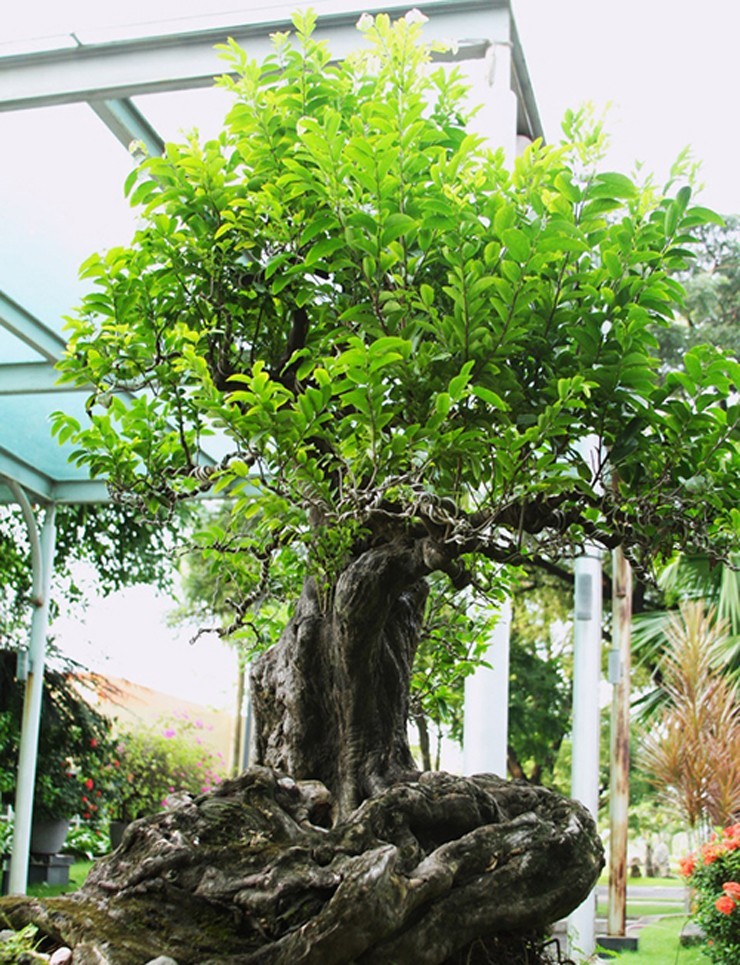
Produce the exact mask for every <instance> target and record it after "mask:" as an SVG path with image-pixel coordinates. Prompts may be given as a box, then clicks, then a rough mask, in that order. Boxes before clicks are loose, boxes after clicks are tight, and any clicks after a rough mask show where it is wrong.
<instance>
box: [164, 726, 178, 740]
mask: <svg viewBox="0 0 740 965" xmlns="http://www.w3.org/2000/svg"><path fill="white" fill-rule="evenodd" d="M162 736H163V737H166V738H167V739H168V740H169V739H170V738H171V737H176V736H177V731H176V730H173V729H172V728H171V727H168V728H167V730H165V731H162Z"/></svg>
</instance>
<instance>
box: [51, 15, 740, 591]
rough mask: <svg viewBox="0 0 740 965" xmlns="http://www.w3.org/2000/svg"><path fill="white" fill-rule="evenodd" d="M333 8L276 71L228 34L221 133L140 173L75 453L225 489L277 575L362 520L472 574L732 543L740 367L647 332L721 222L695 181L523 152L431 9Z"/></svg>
mask: <svg viewBox="0 0 740 965" xmlns="http://www.w3.org/2000/svg"><path fill="white" fill-rule="evenodd" d="M411 19H413V18H411ZM313 21H314V17H313V15H311V14H304V15H300V16H297V17H296V19H295V25H296V36H295V39H291V38H289V37H288V36H287V35H279V36H277V37H276V40H275V51H274V53H273V54H272V56H270V57H269V58H268V59H267V60H266V61H265V62H264V63H262V64H257V63H255V62H253V61H251V60H249V59H248V58H247V56H246V54H245V53H244V52H243V51H242V50H240V49H239V48H238V47H237V46H236V45H234V44H231V45H230V46H229V48H228V50H226V51H225V57H226V60H227V62H228V66H229V69H230V70H231V71H233V72H235V74H236V79H235V80H232V79H229V78H225V79H224V80H223V81H222V83H223V84H224V85H225V86H226V87H228V88H230V89H231V90H232V91H233V93H234V95H235V104H234V106H233V108H232V109H231V111H230V113H229V115H228V117H227V119H226V125H225V128H224V130H223V132H222V133H221V135H220V136H219V137H218V138H217V139H215V140H212V141H209V142H207V143H205V144H199V143H198V141H197V140H196V139H195V138H192V139H191V140H189V141H188V143H186V144H181V145H174V144H169V145H167V148H166V151H165V154H164V156H163V157H161V158H160V157H157V158H149V159H147V160H145V161H144V162H143V163H142V164H141V165H140V166H139V167H138V168H137V169H136V170H135V171H134V172H133V173H132V175H131V176H130V177H129V179H128V181H127V185H126V190H127V191H128V192H129V193H130V196H131V201H132V203H133V204H134V205H135V206H136V207H137V208H138V209H139V212H140V218H141V221H140V228H139V230H138V231H137V233H136V235H135V237H134V239H133V242H132V243H131V244H130V245H129V246H128V247H121V248H114V249H111V250H109V251H108V252H106V253H103V254H97V255H94V256H93V257H91V258H90V259H89V260H88V261H87V262H86V263H85V265H84V266H83V270H82V273H83V276H84V277H86V278H88V279H89V280H90V281H91V282H92V283H93V284H94V290H93V291H92V292H91V293H90V294H89V295H88V296H87V297H86V298H85V300H84V301H83V303H82V306H81V309H80V311H79V313H78V315H77V316H76V317H75V318H74V319H72V320H71V322H70V327H71V329H70V330H71V339H70V344H69V349H68V354H67V356H66V358H65V360H64V361H63V363H62V366H61V368H62V374H63V379H64V380H66V381H67V382H71V383H75V384H83V383H84V384H92V385H93V386H94V387H95V391H94V393H93V395H92V396H91V398H90V401H89V415H90V420H89V422H88V423H87V424H85V425H81V424H79V423H77V422H75V421H74V420H73V419H71V418H70V417H69V416H66V415H63V414H58V415H57V417H56V420H55V430H56V432H57V434H58V436H59V438H60V439H69V438H72V439H73V440H74V441H75V442H76V444H77V450H76V455H75V459H76V461H77V462H78V463H80V464H84V465H86V466H88V467H89V469H90V471H91V472H92V473H93V474H94V475H103V476H107V477H108V478H109V480H110V484H111V486H112V487H113V490H114V491H115V492H117V493H118V494H120V495H121V497H123V498H134V499H136V500H137V501H139V502H142V503H144V504H146V505H147V507H148V508H149V510H150V511H153V512H161V513H164V514H166V513H168V512H170V511H171V508H172V507H173V506H174V505H176V504H177V503H178V501H179V500H181V499H184V498H187V497H189V496H192V495H194V494H196V493H200V492H203V491H213V492H217V491H220V490H226V489H227V488H228V489H229V491H230V493H231V494H232V496H234V497H235V502H234V512H235V514H236V517H237V518H238V519H239V520H240V521H241V522H240V528H239V529H238V532H237V535H236V536H234V535H233V534H231V535H228V534H224V533H221V534H220V536H221V537H222V538H221V539H220V543H221V546H222V548H225V549H227V550H228V552H235V551H237V550H238V551H239V552H240V553H241V554H242V558H243V559H244V560H245V561H246V562H245V563H244V565H245V566H247V567H248V568H249V567H251V569H250V571H249V576H250V579H251V581H252V584H253V585H254V587H256V588H258V587H259V586H260V585H261V583H262V582H263V580H264V575H265V569H266V567H267V566H268V565H269V563H270V561H271V560H277V558H280V557H281V556H282V557H283V559H285V558H286V556H287V557H290V559H291V560H292V561H293V562H294V563H295V562H297V563H299V564H300V565H303V564H304V563H305V562H306V561H307V562H308V566H309V571H310V572H313V573H320V574H322V575H323V578H324V579H325V581H326V584H327V585H328V584H330V583H331V582H332V580H333V579H334V578H335V576H336V574H337V572H338V571H339V569H340V568H341V566H342V565H343V564H342V560H345V559H346V557H347V554H348V553H350V552H355V551H356V550H357V547H358V546H361V545H363V540H365V541H366V540H367V539H374V540H378V539H384V538H392V536H393V534H396V535H398V534H400V533H406V534H409V533H413V532H415V531H416V528H420V529H422V530H424V531H425V532H427V533H431V534H432V535H433V536H434V537H435V538H436V539H437V540H438V543H439V544H440V545H441V546H443V547H444V552H441V553H440V554H439V558H438V560H436V561H433V563H432V565H431V568H432V569H434V568H436V569H440V570H445V571H446V572H447V573H448V574H449V575H450V576H451V577H452V579H453V582H454V583H455V584H456V585H458V586H461V585H464V584H465V583H466V582H467V581H468V580H470V579H471V578H473V577H472V574H471V567H474V565H475V563H474V561H475V560H476V559H482V560H483V561H489V562H490V561H493V562H505V563H511V562H514V563H520V562H526V561H532V560H534V561H536V560H537V559H542V558H545V557H548V556H549V557H551V558H552V557H555V556H557V555H558V554H562V553H563V552H565V551H567V550H568V549H569V548H573V547H576V546H579V545H581V544H582V543H583V541H584V540H590V539H596V540H600V541H601V542H602V543H603V544H604V545H616V544H617V543H620V542H626V543H628V544H629V545H630V546H631V548H632V555H633V558H635V559H637V560H640V559H642V558H649V557H650V556H652V555H655V554H664V555H665V556H666V557H667V556H668V555H669V554H670V553H671V552H672V550H673V549H674V547H675V546H676V545H677V544H680V545H682V546H684V547H693V548H695V549H696V550H698V551H701V552H703V553H710V554H711V555H721V554H723V553H725V552H726V551H727V550H728V547H731V546H732V545H734V544H735V541H736V539H737V532H738V524H739V522H740V510H738V508H737V507H738V505H740V499H739V498H738V497H739V496H740V491H739V489H740V486H739V483H738V474H737V464H738V459H737V457H738V449H737V446H738V432H737V425H738V411H739V407H738V405H737V396H736V391H737V384H738V375H739V369H740V366H738V363H737V362H736V361H734V360H732V359H730V358H726V357H725V356H723V355H722V354H721V353H720V352H719V351H717V350H716V349H713V348H708V347H696V348H693V349H692V350H691V351H690V352H689V353H688V354H687V356H686V363H685V368H684V369H683V370H681V371H677V372H672V373H670V374H669V375H668V376H667V377H662V376H661V374H660V372H659V370H658V366H657V362H656V360H655V358H654V357H653V353H654V351H655V348H656V344H657V343H656V341H655V338H654V335H653V334H652V333H653V330H654V328H655V326H656V325H662V324H664V323H665V321H666V320H667V319H669V318H670V317H671V316H672V315H673V313H674V311H675V309H676V307H677V306H678V305H680V304H681V301H682V298H683V289H682V288H681V285H680V284H679V283H678V282H677V281H676V280H675V278H674V277H673V274H674V273H675V272H676V271H677V270H681V269H683V268H685V267H686V265H687V263H688V261H689V258H690V255H689V253H688V250H687V246H688V245H690V244H691V242H692V241H693V239H694V233H695V231H696V229H697V228H699V227H700V226H701V225H703V224H705V223H706V222H708V221H712V220H716V216H714V215H713V214H712V213H711V212H709V211H707V210H706V209H704V208H701V207H697V206H692V204H691V191H690V189H689V187H688V186H685V187H681V188H680V189H679V190H678V191H677V193H676V194H675V196H672V197H658V196H656V195H655V194H654V193H653V192H650V191H641V190H640V189H638V187H637V186H636V185H635V184H634V183H633V182H632V181H631V180H630V179H628V178H627V177H625V176H623V175H621V174H616V173H595V172H594V171H593V170H592V169H591V167H590V165H589V164H587V163H586V164H584V151H585V148H584V146H583V144H564V145H561V146H555V147H547V146H543V145H542V144H540V143H535V144H534V145H532V146H531V147H530V148H528V149H527V150H526V151H525V153H524V155H523V156H522V157H520V158H518V159H517V160H516V162H515V164H514V166H513V170H511V171H509V170H507V169H506V168H505V166H504V160H503V155H502V154H501V152H496V151H491V150H490V149H489V148H488V147H486V146H485V144H484V143H483V141H482V139H481V138H479V137H476V136H474V135H472V134H469V133H467V131H466V122H467V120H468V111H467V108H466V106H465V100H464V97H465V87H464V84H463V83H462V80H461V77H460V75H459V73H458V72H457V71H456V70H447V69H444V68H441V67H438V68H434V67H433V66H432V65H431V63H430V54H429V51H428V50H427V48H426V47H425V46H424V45H423V44H422V43H421V41H420V29H421V27H420V26H419V25H418V24H416V23H414V22H410V20H408V19H402V20H400V21H398V22H397V23H395V24H392V23H391V22H390V21H389V19H388V18H387V17H386V16H384V15H379V16H378V17H376V18H374V19H373V18H369V17H365V18H363V20H362V29H363V31H364V35H365V40H366V41H367V45H366V48H365V49H364V50H362V51H360V52H358V53H357V54H356V55H354V56H351V57H349V58H347V59H346V60H345V61H343V62H342V63H333V62H332V60H331V56H330V52H329V50H328V49H327V47H326V46H325V45H324V44H321V43H317V42H315V41H314V39H313V38H312V36H311V31H312V27H313ZM568 123H569V124H570V127H571V129H572V130H571V133H577V131H576V130H575V129H576V128H577V123H576V122H575V120H574V119H573V117H572V116H571V117H570V118H569V119H568ZM124 389H125V390H136V392H137V395H136V397H135V398H133V399H132V398H131V397H130V396H128V395H124V394H122V392H121V390H124ZM214 433H215V434H218V438H219V440H226V447H225V456H224V458H223V459H222V461H221V462H220V464H219V465H218V466H216V467H211V466H205V465H202V464H201V458H200V456H199V446H200V444H201V443H202V442H203V440H204V439H205V438H206V437H207V436H208V435H209V434H214ZM589 438H591V439H595V440H596V445H595V448H594V449H593V453H594V455H593V456H592V457H589V458H586V457H584V455H583V453H584V443H585V441H586V440H588V439H589ZM608 476H611V477H612V478H613V479H614V480H616V479H618V484H615V485H605V483H606V480H607V477H608ZM245 521H248V522H247V523H245ZM218 541H219V540H218V538H217V542H218ZM227 543H228V546H227ZM460 561H462V563H461V562H460Z"/></svg>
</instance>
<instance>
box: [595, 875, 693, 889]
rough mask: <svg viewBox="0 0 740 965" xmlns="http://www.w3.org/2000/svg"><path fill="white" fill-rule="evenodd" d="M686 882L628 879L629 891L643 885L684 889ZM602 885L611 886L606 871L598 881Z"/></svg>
mask: <svg viewBox="0 0 740 965" xmlns="http://www.w3.org/2000/svg"><path fill="white" fill-rule="evenodd" d="M685 883H686V882H685V881H684V879H683V878H628V879H627V889H628V890H629V888H630V887H631V886H632V885H635V886H636V887H642V886H643V885H648V886H649V885H655V886H656V887H658V888H683V886H684V884H685ZM598 884H600V885H608V884H609V872H608V871H605V872H604V873H603V874H602V875H601V877H600V878H599V880H598Z"/></svg>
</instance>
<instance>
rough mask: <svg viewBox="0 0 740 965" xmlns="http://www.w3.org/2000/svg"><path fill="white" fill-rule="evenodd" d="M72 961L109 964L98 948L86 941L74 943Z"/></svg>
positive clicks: (79, 964)
mask: <svg viewBox="0 0 740 965" xmlns="http://www.w3.org/2000/svg"><path fill="white" fill-rule="evenodd" d="M72 961H73V962H74V965H110V963H109V961H108V959H107V958H106V957H105V955H103V953H102V952H101V951H100V949H99V948H96V947H95V945H92V944H90V943H88V942H82V943H81V944H79V945H75V950H74V954H73V956H72Z"/></svg>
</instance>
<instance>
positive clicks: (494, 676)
mask: <svg viewBox="0 0 740 965" xmlns="http://www.w3.org/2000/svg"><path fill="white" fill-rule="evenodd" d="M510 636H511V601H510V600H506V601H505V603H503V604H502V606H501V612H500V614H499V618H498V621H497V622H496V625H495V627H494V629H493V635H492V637H491V642H490V644H489V645H488V649H487V651H486V654H485V660H486V662H487V663H489V664H490V667H477V668H476V670H475V672H474V673H472V674H471V675H470V676H469V677H467V678H466V680H465V715H464V720H463V768H464V771H465V773H466V774H497V775H498V776H499V777H506V760H507V745H508V737H509V639H510Z"/></svg>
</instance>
